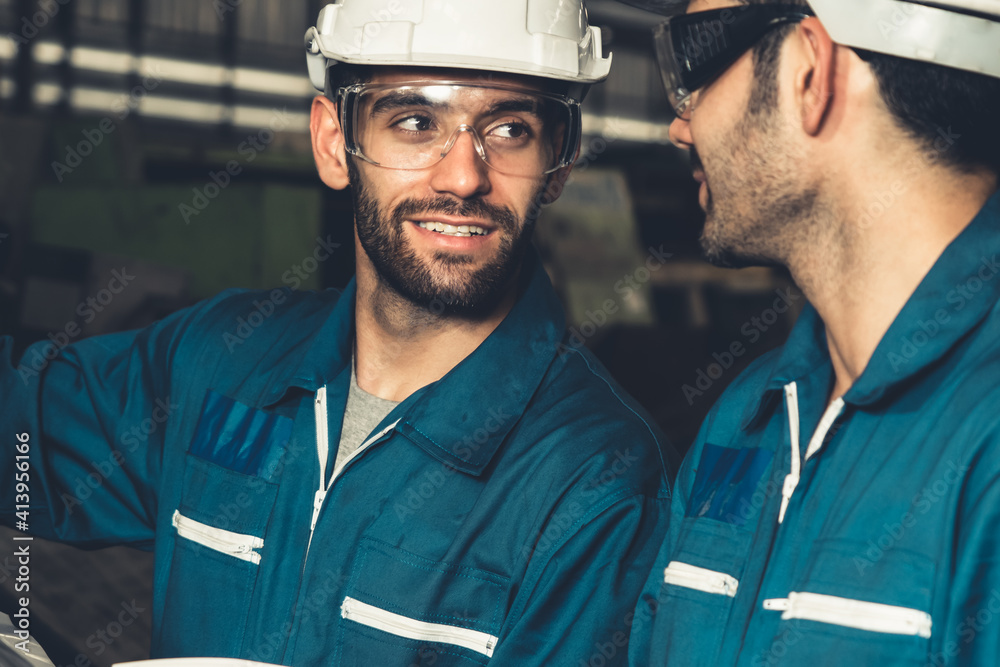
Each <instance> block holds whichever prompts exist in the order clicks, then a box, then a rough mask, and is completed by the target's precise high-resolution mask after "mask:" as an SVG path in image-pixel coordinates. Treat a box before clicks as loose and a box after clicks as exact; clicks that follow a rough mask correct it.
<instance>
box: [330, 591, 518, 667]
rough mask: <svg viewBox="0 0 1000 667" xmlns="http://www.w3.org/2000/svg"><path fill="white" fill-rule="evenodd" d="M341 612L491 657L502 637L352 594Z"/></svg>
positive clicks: (385, 629) (385, 628)
mask: <svg viewBox="0 0 1000 667" xmlns="http://www.w3.org/2000/svg"><path fill="white" fill-rule="evenodd" d="M340 615H341V616H342V617H343V618H345V619H347V620H348V621H354V622H355V623H360V624H361V625H365V626H367V627H369V628H375V629H376V630H381V631H383V632H388V633H389V634H392V635H396V636H397V637H406V638H407V639H415V640H417V641H425V642H435V643H438V644H451V645H452V646H461V647H462V648H467V649H469V650H470V651H476V652H477V653H482V654H483V655H485V656H486V657H488V658H492V657H493V650H494V649H495V648H496V645H497V642H498V641H499V639H498V638H497V637H494V636H493V635H491V634H488V633H485V632H479V631H478V630H470V629H468V628H459V627H456V626H454V625H444V624H442V623H428V622H426V621H418V620H416V619H415V618H410V617H408V616H401V615H400V614H395V613H393V612H391V611H386V610H385V609H382V608H380V607H375V606H373V605H370V604H366V603H364V602H361V601H360V600H355V599H354V598H350V597H347V598H344V603H343V604H342V605H341V606H340Z"/></svg>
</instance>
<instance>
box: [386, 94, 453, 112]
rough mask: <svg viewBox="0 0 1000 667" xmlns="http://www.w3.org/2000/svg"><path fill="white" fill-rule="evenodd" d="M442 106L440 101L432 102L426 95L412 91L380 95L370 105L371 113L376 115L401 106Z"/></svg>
mask: <svg viewBox="0 0 1000 667" xmlns="http://www.w3.org/2000/svg"><path fill="white" fill-rule="evenodd" d="M413 106H420V107H443V106H444V105H443V104H441V103H440V102H432V101H431V100H429V99H428V98H427V96H426V95H423V94H421V93H415V92H412V91H403V90H400V91H396V92H392V93H388V94H387V95H385V96H383V97H380V98H379V99H378V100H377V101H376V102H375V104H374V105H373V106H372V115H373V116H376V115H378V114H380V113H385V112H386V111H391V110H393V109H399V108H401V107H413Z"/></svg>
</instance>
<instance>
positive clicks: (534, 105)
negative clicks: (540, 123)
mask: <svg viewBox="0 0 1000 667" xmlns="http://www.w3.org/2000/svg"><path fill="white" fill-rule="evenodd" d="M540 106H541V105H539V103H538V102H537V101H536V100H532V99H526V98H521V99H510V100H503V101H500V102H497V103H496V104H494V105H493V106H491V107H490V108H489V110H488V111H487V115H489V116H495V115H497V114H501V113H531V114H535V115H536V116H537V115H540V114H539V107H540Z"/></svg>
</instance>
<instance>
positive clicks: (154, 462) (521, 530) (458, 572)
mask: <svg viewBox="0 0 1000 667" xmlns="http://www.w3.org/2000/svg"><path fill="white" fill-rule="evenodd" d="M262 299H269V300H270V301H271V302H272V303H273V304H274V305H275V312H274V314H273V315H271V316H270V317H268V318H266V319H264V320H263V321H262V322H261V323H260V326H258V327H256V328H254V329H252V330H249V331H247V330H245V328H244V329H240V327H241V325H242V323H244V322H246V321H247V318H248V315H249V314H250V313H253V312H257V310H256V309H257V308H258V304H259V302H260V301H261V300H262ZM353 310H354V286H353V283H352V285H351V286H350V287H349V288H348V289H347V290H346V292H344V293H343V294H342V295H341V294H339V293H336V292H330V291H328V292H321V293H300V292H292V291H289V290H275V291H274V292H271V293H268V294H261V293H259V292H241V291H234V292H229V293H226V294H223V295H221V296H219V297H217V298H216V299H214V300H212V301H210V302H207V303H205V304H201V305H199V306H196V307H194V308H192V309H188V310H185V311H182V312H179V313H177V314H175V315H173V316H171V317H169V318H167V319H166V320H164V321H162V322H160V323H158V324H156V325H154V326H152V327H149V328H147V329H145V330H142V331H139V332H130V333H122V334H114V335H110V336H104V337H98V338H92V339H87V340H83V341H80V342H79V343H77V344H74V345H71V346H69V347H67V348H65V349H64V350H62V351H61V352H60V354H59V355H58V357H57V358H55V359H54V360H53V361H51V362H48V363H47V364H44V367H43V368H35V367H32V366H31V365H30V364H29V365H23V364H22V365H14V364H12V363H11V361H10V358H9V357H10V351H9V350H10V347H11V345H10V341H9V340H4V341H3V342H2V343H0V345H2V347H0V357H2V360H0V395H2V396H3V397H4V403H3V405H2V406H0V409H2V410H3V419H2V423H3V425H4V429H5V430H6V432H7V433H8V435H9V436H11V437H12V436H13V434H14V433H16V432H26V433H28V434H29V435H30V437H31V442H32V449H31V464H32V475H33V477H32V501H33V509H32V530H33V532H34V533H35V534H38V535H42V536H46V537H52V538H55V539H60V540H63V541H69V542H74V543H76V544H80V545H85V546H94V547H96V546H102V545H109V544H120V543H129V544H134V545H139V546H145V547H147V548H150V547H151V548H152V549H153V550H154V551H155V555H156V565H155V581H154V638H153V655H154V656H155V657H172V656H230V657H241V658H248V659H255V660H262V661H268V662H274V663H282V664H286V665H295V666H296V667H312V666H316V667H319V666H320V665H330V664H338V665H360V664H364V665H410V664H414V663H416V664H435V665H438V666H439V667H445V666H448V665H478V664H491V665H518V666H521V665H555V664H577V663H578V662H579V661H583V662H584V663H586V662H587V661H589V660H590V659H591V657H592V656H594V655H602V652H603V651H604V650H605V649H606V647H607V646H610V647H611V652H612V653H613V655H612V657H611V658H610V659H608V660H607V664H623V663H624V661H625V660H626V653H627V650H626V648H625V644H626V642H627V636H628V631H629V621H630V620H631V615H632V610H633V608H634V606H635V601H636V600H637V599H638V595H639V591H640V590H641V587H642V584H643V582H644V581H645V577H646V573H647V572H648V571H649V567H650V565H651V563H652V559H653V557H654V556H655V552H656V549H657V547H658V545H659V544H660V542H661V541H662V539H663V536H664V533H665V530H666V524H667V519H668V516H669V512H668V510H667V504H668V498H669V491H668V487H667V479H668V475H667V470H666V466H665V464H664V460H663V454H662V452H661V450H660V442H658V440H659V436H658V431H657V429H656V428H655V426H652V425H651V422H649V421H647V420H646V419H645V418H644V417H642V416H640V415H641V414H642V413H641V410H640V409H639V408H638V407H637V406H636V405H635V404H634V402H633V401H632V400H631V399H629V398H628V397H626V396H625V395H624V394H623V392H622V391H621V389H620V388H619V387H618V386H617V385H616V384H615V383H614V382H613V381H612V380H611V379H610V378H609V377H608V375H607V373H606V371H604V370H603V369H602V368H601V367H600V365H599V364H597V362H596V361H595V360H594V358H593V357H592V356H591V355H590V354H589V353H588V352H586V351H585V350H576V349H573V348H571V347H568V346H566V345H563V344H562V343H561V340H562V336H563V333H564V330H565V327H564V323H563V320H562V315H561V306H560V304H559V302H558V300H557V298H556V295H555V293H554V292H553V290H552V287H551V285H550V284H549V281H548V278H547V276H546V275H545V272H544V270H543V269H542V268H541V265H540V263H539V262H538V260H537V257H536V256H535V255H534V254H533V253H532V256H531V257H529V258H528V260H527V261H526V264H525V266H524V268H523V270H522V276H521V284H520V296H519V300H518V302H517V304H516V305H515V306H514V308H513V310H512V311H511V313H510V314H509V315H508V317H507V318H506V319H505V320H504V321H503V322H502V323H501V325H500V326H499V327H498V328H497V329H496V331H495V332H494V333H493V334H491V335H490V336H489V338H487V340H486V341H484V342H483V343H482V345H480V347H479V348H478V349H477V350H476V351H475V352H474V353H473V354H472V355H470V356H469V357H468V358H466V359H465V360H464V361H463V362H462V363H460V364H459V365H458V366H457V367H456V368H455V369H453V370H452V371H451V372H450V373H449V374H448V375H446V376H445V377H444V378H443V379H441V380H440V381H438V382H435V383H433V384H431V385H429V386H427V387H424V388H423V389H421V390H419V391H418V392H416V393H415V394H414V395H412V396H411V397H409V398H408V399H407V400H405V401H403V402H402V403H401V404H400V405H399V406H398V407H397V408H396V409H395V410H393V412H392V413H391V414H390V415H389V416H388V417H387V418H386V420H385V421H384V422H383V423H382V425H381V426H380V427H379V428H378V429H376V431H380V430H382V429H383V428H384V427H386V426H387V425H391V424H395V426H394V427H393V428H392V429H390V430H389V431H388V432H387V433H386V435H385V436H384V437H382V438H380V439H379V440H377V441H376V442H375V443H374V444H372V445H371V446H370V447H369V448H367V449H366V450H365V451H364V452H363V453H361V454H359V455H358V456H356V457H355V458H354V459H353V460H352V461H351V462H350V464H349V465H348V466H347V467H346V468H345V469H344V470H343V472H342V474H341V475H340V476H339V477H338V478H337V480H336V482H335V483H334V484H333V486H332V488H331V489H330V491H329V493H328V494H327V496H326V498H325V502H324V503H323V504H322V505H321V510H320V511H319V514H318V522H317V524H316V528H315V533H314V534H313V535H312V536H311V544H310V523H311V519H312V516H313V501H314V494H315V492H316V490H317V488H318V485H319V479H320V475H319V461H318V456H317V424H316V416H315V415H316V414H317V412H316V409H315V399H316V395H317V390H318V389H320V388H321V387H324V386H326V388H327V394H328V396H327V398H328V404H329V409H328V415H329V419H328V423H327V427H328V432H329V440H330V442H332V443H336V442H337V441H338V436H339V431H340V424H341V420H342V416H343V410H344V405H345V402H346V399H347V393H348V384H349V380H350V374H351V337H352V326H353V322H352V321H353ZM43 348H44V346H37V347H34V348H30V349H29V351H28V353H26V355H25V357H24V358H25V359H34V355H33V354H32V352H38V351H42V352H43V355H44V349H43ZM334 451H335V445H334ZM13 465H14V456H13V454H11V455H9V456H6V457H4V458H3V463H2V470H0V474H2V475H3V476H4V477H5V478H10V479H13V473H14V471H13V469H12V467H13ZM94 479H97V480H98V482H97V483H96V484H89V483H88V480H90V481H93V480H94ZM13 489H14V487H13V485H11V484H4V485H0V493H2V494H3V497H2V501H3V503H2V507H3V509H4V511H5V513H4V514H3V520H4V521H5V522H8V523H10V522H13V521H14V516H13V514H12V512H11V509H10V508H12V507H13V506H14V498H13ZM307 549H308V557H307ZM372 610H375V611H374V612H372ZM387 619H396V620H397V621H398V620H399V619H404V620H403V621H402V625H400V623H395V624H394V623H392V622H390V621H389V620H387ZM406 628H409V629H406ZM413 628H417V629H418V630H419V631H417V632H415V631H414V630H413ZM428 629H430V630H433V631H434V632H431V631H430V630H428ZM435 633H436V634H435ZM442 633H443V634H442ZM435 637H436V639H435ZM602 659H603V658H602Z"/></svg>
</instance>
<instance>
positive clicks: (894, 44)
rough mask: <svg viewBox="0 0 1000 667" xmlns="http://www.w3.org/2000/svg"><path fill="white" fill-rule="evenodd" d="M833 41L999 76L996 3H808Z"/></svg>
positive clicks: (892, 0) (988, 0) (894, 0)
mask: <svg viewBox="0 0 1000 667" xmlns="http://www.w3.org/2000/svg"><path fill="white" fill-rule="evenodd" d="M809 4H810V6H811V7H812V8H813V11H814V12H816V16H817V17H819V20H820V21H822V22H823V26H824V27H826V29H827V32H829V33H830V37H831V38H832V39H833V41H835V42H837V43H838V44H843V45H844V46H851V47H854V48H858V49H864V50H867V51H874V52H875V53H884V54H887V55H892V56H899V57H900V58H907V59H910V60H921V61H924V62H929V63H934V64H936V65H943V66H945V67H953V68H955V69H961V70H967V71H969V72H977V73H979V74H987V75H989V76H994V77H1000V0H931V1H926V2H925V1H923V0H905V1H900V0H809Z"/></svg>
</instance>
